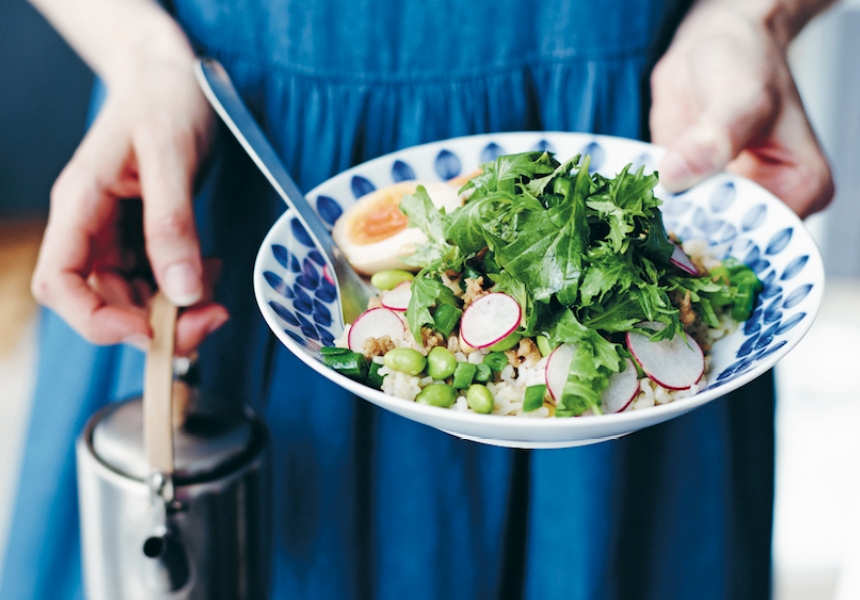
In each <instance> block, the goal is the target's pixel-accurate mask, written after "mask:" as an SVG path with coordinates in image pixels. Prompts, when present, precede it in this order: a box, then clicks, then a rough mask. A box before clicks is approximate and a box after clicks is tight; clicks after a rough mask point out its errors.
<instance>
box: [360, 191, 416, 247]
mask: <svg viewBox="0 0 860 600" xmlns="http://www.w3.org/2000/svg"><path fill="white" fill-rule="evenodd" d="M403 194H404V192H403V190H402V189H399V190H392V191H390V192H388V191H386V192H384V193H378V194H377V195H376V197H374V198H367V200H369V202H367V203H366V204H364V205H363V206H360V207H357V208H358V210H357V211H356V212H355V213H354V214H352V215H350V218H349V238H350V241H351V242H352V243H354V244H356V245H360V246H366V245H368V244H375V243H377V242H381V241H382V240H386V239H388V238H390V237H392V236H394V235H396V234H398V233H400V232H401V231H403V230H404V229H406V228H407V227H408V226H409V218H408V217H407V216H406V215H404V214H403V213H402V212H401V211H400V200H401V198H403Z"/></svg>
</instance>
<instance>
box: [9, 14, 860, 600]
mask: <svg viewBox="0 0 860 600" xmlns="http://www.w3.org/2000/svg"><path fill="white" fill-rule="evenodd" d="M858 56H860V0H843V1H842V2H840V3H838V4H837V5H836V6H835V7H834V8H833V9H832V10H831V11H830V12H828V13H826V14H825V15H823V16H822V17H819V18H818V19H817V20H816V21H814V22H813V23H812V24H811V25H810V26H809V27H808V28H807V29H806V30H805V31H804V33H803V34H802V36H801V37H800V38H799V39H798V40H797V42H796V43H795V44H794V46H793V47H792V60H793V62H794V65H795V74H796V76H797V79H798V84H799V86H800V89H801V95H802V96H803V99H804V102H805V104H806V106H807V108H808V110H809V112H810V115H811V118H812V120H813V124H814V125H815V127H816V130H817V131H818V133H819V136H820V138H821V140H822V143H823V145H824V147H825V150H826V151H827V153H828V154H829V156H830V157H831V160H832V163H833V169H834V174H835V177H836V184H837V196H836V200H835V202H834V204H833V206H832V207H831V208H830V209H828V210H827V211H826V212H824V213H823V214H821V215H817V216H815V217H813V218H811V219H809V221H808V222H807V224H808V226H809V228H810V230H811V231H812V233H813V235H814V236H815V238H816V240H817V241H818V243H819V246H820V247H821V250H822V253H823V255H824V260H825V267H826V270H827V276H828V279H827V289H826V292H825V297H824V304H823V308H822V311H821V313H820V314H819V316H818V319H817V320H816V323H815V325H813V328H812V330H811V331H810V333H809V334H808V335H807V337H806V338H805V339H804V340H803V342H802V343H801V344H800V345H799V346H798V347H797V348H796V349H795V350H794V351H792V353H791V354H789V355H788V357H786V358H785V359H784V360H783V361H782V362H781V363H780V365H779V366H778V368H777V381H778V389H779V395H780V398H779V404H778V406H779V408H778V415H777V429H778V431H777V440H778V448H777V505H776V517H775V535H774V553H775V556H774V559H775V570H774V575H775V590H776V593H775V598H776V600H829V599H834V600H856V599H857V598H860V510H858V509H857V507H858V506H860V475H858V469H857V466H856V465H857V464H860V435H857V433H856V431H857V429H858V426H860V403H858V402H857V401H856V399H855V386H856V382H855V381H854V377H855V376H856V373H857V371H856V369H857V364H858V359H860V351H858V349H857V342H856V340H857V339H860V311H858V310H857V309H858V307H860V193H858V190H860V168H858V167H857V165H860V100H859V99H860V65H858V63H857V57H858ZM92 81H93V76H92V74H91V73H90V72H89V70H88V69H87V68H86V66H85V65H83V63H81V61H80V60H79V59H78V58H77V57H76V56H75V55H74V53H73V52H72V51H71V50H70V49H69V48H68V46H66V44H65V43H64V42H63V41H62V40H61V39H60V38H59V37H58V36H57V34H56V33H54V32H53V30H52V29H51V28H50V27H49V26H48V24H47V23H46V22H45V21H44V20H43V19H42V18H41V16H39V15H38V14H37V13H36V12H35V10H34V9H33V8H32V7H30V5H29V4H28V3H27V2H26V1H25V0H2V2H0V410H2V414H3V416H2V418H0V457H3V460H0V562H2V556H3V553H4V552H5V550H6V548H5V539H6V530H7V527H8V519H9V517H10V514H9V512H10V508H11V502H12V499H13V497H14V491H15V485H16V482H17V480H18V477H19V472H18V459H19V457H20V451H21V446H22V443H23V437H24V433H25V431H26V427H27V422H28V420H29V403H28V401H29V395H30V390H31V388H32V385H33V374H32V368H33V365H34V361H35V358H36V335H37V328H36V307H35V305H34V303H33V301H32V300H31V298H30V294H29V289H28V286H29V277H30V272H31V270H32V268H33V264H34V263H35V259H36V254H37V251H38V245H39V241H40V239H41V235H42V232H43V230H44V225H45V219H46V215H47V210H48V202H49V200H48V199H49V193H50V188H51V185H52V183H53V181H54V179H55V178H56V176H57V175H58V174H59V172H60V170H61V169H62V167H63V165H64V164H65V163H66V161H67V160H68V159H69V157H70V156H71V154H72V153H73V152H74V149H75V147H76V146H77V143H78V142H79V141H80V138H81V136H82V134H83V131H84V122H85V119H86V114H87V104H88V96H89V90H90V86H91V85H92ZM69 451H70V452H71V451H72V449H71V448H70V449H69Z"/></svg>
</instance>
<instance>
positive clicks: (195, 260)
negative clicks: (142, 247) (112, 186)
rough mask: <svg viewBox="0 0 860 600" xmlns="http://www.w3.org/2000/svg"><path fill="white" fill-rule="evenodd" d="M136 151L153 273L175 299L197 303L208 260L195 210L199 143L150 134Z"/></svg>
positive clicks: (165, 291) (163, 289)
mask: <svg viewBox="0 0 860 600" xmlns="http://www.w3.org/2000/svg"><path fill="white" fill-rule="evenodd" d="M136 150H137V157H138V165H139V167H138V168H139V172H140V182H141V191H142V196H143V206H144V211H143V221H144V235H145V238H146V253H147V256H148V257H149V261H150V264H151V267H152V272H153V274H154V275H155V280H156V282H157V283H158V286H159V288H160V289H161V290H162V291H163V292H164V294H165V295H166V296H167V297H168V298H169V299H170V301H171V302H173V303H174V304H175V305H177V306H191V305H192V304H196V303H197V302H199V301H200V300H201V299H202V297H203V262H202V259H201V254H200V242H199V240H198V237H197V228H196V225H195V223H194V212H193V208H192V185H193V178H194V172H195V170H196V168H197V153H196V151H195V147H194V144H193V141H190V140H188V141H185V142H184V143H183V140H181V139H172V140H171V139H170V138H169V136H168V137H166V138H156V137H155V136H153V135H149V134H144V136H142V137H141V139H140V140H139V143H138V144H137V147H136Z"/></svg>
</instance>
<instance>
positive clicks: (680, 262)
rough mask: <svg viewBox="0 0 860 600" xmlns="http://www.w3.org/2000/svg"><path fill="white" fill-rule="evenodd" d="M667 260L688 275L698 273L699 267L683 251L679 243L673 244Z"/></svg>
mask: <svg viewBox="0 0 860 600" xmlns="http://www.w3.org/2000/svg"><path fill="white" fill-rule="evenodd" d="M669 262H670V263H672V264H673V265H675V266H676V267H678V268H679V269H681V270H682V271H684V272H685V273H689V274H690V275H698V274H699V269H698V268H697V267H696V265H695V264H693V261H692V260H690V257H689V256H688V255H687V253H686V252H684V249H683V248H681V246H680V245H678V244H675V249H674V250H673V251H672V256H670V257H669Z"/></svg>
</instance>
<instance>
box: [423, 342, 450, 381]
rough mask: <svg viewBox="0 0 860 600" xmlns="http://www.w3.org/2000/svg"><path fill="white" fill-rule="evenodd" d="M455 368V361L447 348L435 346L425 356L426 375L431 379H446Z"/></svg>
mask: <svg viewBox="0 0 860 600" xmlns="http://www.w3.org/2000/svg"><path fill="white" fill-rule="evenodd" d="M456 368H457V359H456V358H454V355H453V354H451V352H450V351H449V350H448V349H447V348H443V347H442V346H436V347H434V348H433V349H432V350H430V353H429V354H428V355H427V374H428V375H429V376H430V377H432V378H433V379H438V380H442V379H448V378H449V377H450V376H451V375H453V374H454V369H456Z"/></svg>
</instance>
